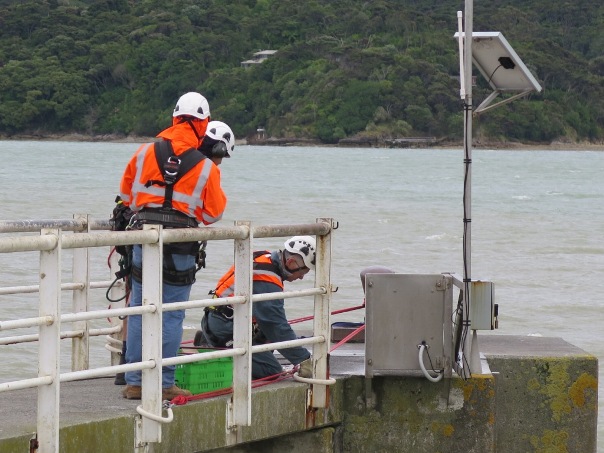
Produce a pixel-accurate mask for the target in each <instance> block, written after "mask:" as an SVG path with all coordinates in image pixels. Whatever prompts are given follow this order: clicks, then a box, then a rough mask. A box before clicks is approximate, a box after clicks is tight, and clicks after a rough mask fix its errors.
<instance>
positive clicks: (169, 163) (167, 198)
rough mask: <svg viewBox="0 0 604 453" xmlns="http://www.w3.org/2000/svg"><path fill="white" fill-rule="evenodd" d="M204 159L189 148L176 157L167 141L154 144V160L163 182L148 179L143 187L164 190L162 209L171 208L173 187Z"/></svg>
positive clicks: (193, 149)
mask: <svg viewBox="0 0 604 453" xmlns="http://www.w3.org/2000/svg"><path fill="white" fill-rule="evenodd" d="M205 158H206V157H205V156H204V155H203V154H201V153H200V152H199V151H197V150H196V149H195V148H189V149H188V150H186V151H185V152H184V153H182V154H180V155H179V156H177V155H176V154H174V150H173V149H172V145H171V144H170V142H169V141H168V140H162V141H160V142H155V160H156V161H157V166H158V168H159V169H160V170H161V171H162V172H163V178H164V180H163V181H158V180H156V179H150V180H148V181H147V182H146V183H145V187H149V186H152V185H158V186H160V187H165V188H166V194H165V195H164V204H163V207H164V208H169V209H171V208H172V195H173V193H174V185H175V184H176V183H177V182H178V180H179V179H180V178H182V177H183V176H184V175H185V174H187V173H188V172H189V171H190V170H191V169H192V168H193V167H195V165H197V164H198V163H199V162H201V161H202V160H204V159H205Z"/></svg>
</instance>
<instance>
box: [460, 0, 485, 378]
mask: <svg viewBox="0 0 604 453" xmlns="http://www.w3.org/2000/svg"><path fill="white" fill-rule="evenodd" d="M473 16H474V5H473V0H466V2H465V17H464V19H465V30H464V31H465V33H464V36H465V39H464V73H465V78H464V82H465V102H464V169H465V177H464V202H463V206H464V219H463V222H464V241H463V263H464V316H463V324H464V326H463V327H464V347H463V348H464V355H465V356H466V359H465V360H466V365H468V366H469V372H470V374H471V373H472V370H474V373H478V374H480V371H481V365H480V353H479V350H478V338H477V336H476V331H475V330H473V331H472V335H471V336H470V335H468V333H469V330H470V329H471V327H472V326H471V319H470V304H471V303H472V284H471V282H472V110H473V107H472V33H473V27H474V25H473ZM468 357H469V358H468Z"/></svg>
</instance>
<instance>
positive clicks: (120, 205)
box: [105, 195, 134, 302]
mask: <svg viewBox="0 0 604 453" xmlns="http://www.w3.org/2000/svg"><path fill="white" fill-rule="evenodd" d="M115 203H116V205H115V208H113V212H112V214H111V217H110V218H109V223H110V225H111V231H125V230H127V229H128V227H129V225H130V222H131V220H132V217H133V215H134V213H133V212H132V210H131V209H130V208H129V207H128V206H126V205H125V204H124V202H123V201H122V198H121V197H120V196H119V195H118V196H117V197H115ZM115 251H116V252H117V253H118V254H119V255H120V258H119V260H118V265H119V267H120V269H119V271H117V272H116V273H115V280H114V281H113V282H112V283H111V285H109V288H108V289H107V292H106V294H105V297H106V298H107V300H108V301H109V302H119V301H121V300H124V299H125V298H127V297H128V294H130V289H131V287H132V283H131V281H130V278H129V276H130V273H131V271H132V246H131V245H116V246H115ZM121 279H123V280H124V282H125V283H126V294H124V296H123V297H120V298H119V299H112V298H111V297H109V293H110V291H111V289H112V288H113V286H114V285H115V284H116V283H117V281H118V280H121Z"/></svg>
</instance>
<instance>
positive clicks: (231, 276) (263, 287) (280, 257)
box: [195, 236, 316, 379]
mask: <svg viewBox="0 0 604 453" xmlns="http://www.w3.org/2000/svg"><path fill="white" fill-rule="evenodd" d="M253 258H254V262H253V265H252V268H253V275H252V281H253V282H252V283H253V293H254V294H265V293H275V292H282V291H283V282H284V281H288V282H293V281H295V280H302V279H303V278H304V276H305V275H306V274H307V273H308V272H310V271H311V270H312V269H314V268H315V260H316V242H315V238H314V237H312V236H294V237H292V238H290V239H288V240H287V241H285V244H284V248H283V250H276V251H273V252H270V251H257V252H254V256H253ZM234 285H235V273H234V267H231V269H229V271H228V272H227V273H226V274H224V276H223V277H222V278H221V279H220V280H219V282H218V285H217V286H216V289H215V290H213V291H211V293H213V294H215V296H216V297H229V296H232V295H233V293H234ZM252 314H253V318H254V324H253V330H254V338H253V341H252V342H253V344H262V343H276V342H280V341H289V340H295V339H296V338H297V336H296V334H295V332H294V331H293V329H292V328H291V326H290V324H289V322H288V321H287V317H286V316H285V307H284V300H283V299H282V298H280V297H279V298H275V299H273V300H268V301H263V302H254V304H253V305H252ZM202 342H205V343H206V344H207V345H209V346H213V347H231V346H232V344H233V307H232V306H230V305H219V306H215V307H208V308H206V309H205V314H204V317H203V318H202V320H201V331H200V332H198V335H196V340H195V343H196V345H200V344H201V343H202ZM279 352H280V353H281V354H282V355H283V357H285V358H286V359H287V360H288V361H289V362H290V363H292V364H293V365H298V364H299V365H300V368H299V371H298V375H299V376H302V377H311V376H312V361H311V359H310V352H308V350H307V349H306V348H304V347H301V346H297V347H293V348H287V349H280V350H279ZM282 371H283V369H282V367H281V365H280V364H279V361H278V360H277V358H276V357H275V356H274V354H273V353H272V352H271V351H266V352H259V353H255V354H254V355H252V378H253V379H260V378H264V377H267V376H272V375H275V374H279V373H281V372H282Z"/></svg>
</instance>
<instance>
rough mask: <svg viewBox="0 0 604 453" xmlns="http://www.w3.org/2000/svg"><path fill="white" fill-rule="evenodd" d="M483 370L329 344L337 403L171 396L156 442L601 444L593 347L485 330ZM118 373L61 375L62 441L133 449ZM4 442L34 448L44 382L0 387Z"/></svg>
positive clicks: (280, 387) (444, 448)
mask: <svg viewBox="0 0 604 453" xmlns="http://www.w3.org/2000/svg"><path fill="white" fill-rule="evenodd" d="M480 350H481V353H482V355H483V358H484V361H485V362H486V364H487V369H489V370H490V371H489V372H487V373H485V374H480V375H475V376H473V377H472V378H471V379H468V380H462V379H460V378H457V377H454V378H452V379H443V380H442V381H440V382H438V383H432V382H430V381H428V380H427V379H425V378H421V377H392V376H389V377H375V378H373V379H370V380H369V379H365V373H364V345H363V344H347V345H345V346H344V347H342V348H339V349H337V350H336V351H334V352H333V354H332V356H331V361H330V368H331V375H332V377H335V378H336V380H337V383H336V384H335V385H334V386H332V387H331V388H330V392H329V395H330V404H329V408H327V409H322V410H315V411H309V410H307V390H308V385H306V384H302V383H298V382H294V381H283V382H279V383H275V384H271V385H268V386H264V387H260V388H257V389H254V395H253V400H252V421H253V423H252V426H250V427H243V428H241V429H240V432H238V433H237V436H236V438H234V437H233V436H229V435H228V434H227V431H226V429H225V426H226V425H225V422H226V405H227V401H228V399H229V397H228V396H222V397H216V398H212V399H207V400H201V401H195V402H189V403H188V404H186V405H184V406H175V407H174V408H173V410H174V421H173V422H172V423H169V424H167V425H164V426H163V428H162V442H161V443H160V444H153V446H152V448H151V449H150V451H152V452H157V453H163V452H175V453H176V452H178V453H189V452H190V453H193V452H203V451H209V450H212V451H213V452H219V453H220V452H231V453H232V452H237V453H243V452H263V453H272V452H275V453H276V452H284V451H287V452H292V453H297V452H300V453H302V452H304V453H308V452H309V451H312V452H314V453H361V452H363V453H365V452H372V453H373V452H384V453H385V452H393V451H396V452H408V453H424V452H425V453H436V452H443V453H444V452H452V451H453V452H458V451H459V452H461V451H463V452H474V453H544V452H548V453H558V452H559V453H563V452H577V453H578V452H580V453H596V443H597V440H596V433H597V412H598V395H597V393H598V363H597V358H596V357H594V356H592V355H590V354H588V353H587V352H585V351H583V350H581V349H579V348H577V347H575V346H573V345H571V344H569V343H567V342H565V341H564V340H562V339H559V338H543V337H520V336H508V335H481V336H480ZM121 389H122V387H119V386H116V385H114V383H113V378H103V379H95V380H87V381H81V382H70V383H64V384H62V385H61V409H60V410H61V429H60V451H61V452H64V453H76V452H77V453H83V452H94V453H104V452H107V453H119V452H132V451H134V432H135V430H134V426H135V419H136V417H137V413H136V406H137V405H138V404H140V402H139V401H130V400H126V399H124V398H122V396H121ZM0 408H1V410H0V451H1V452H3V453H13V452H15V453H17V452H19V453H21V452H25V451H30V450H29V448H30V439H32V438H33V437H34V436H35V431H36V389H27V390H19V391H14V392H8V393H2V394H0Z"/></svg>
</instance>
